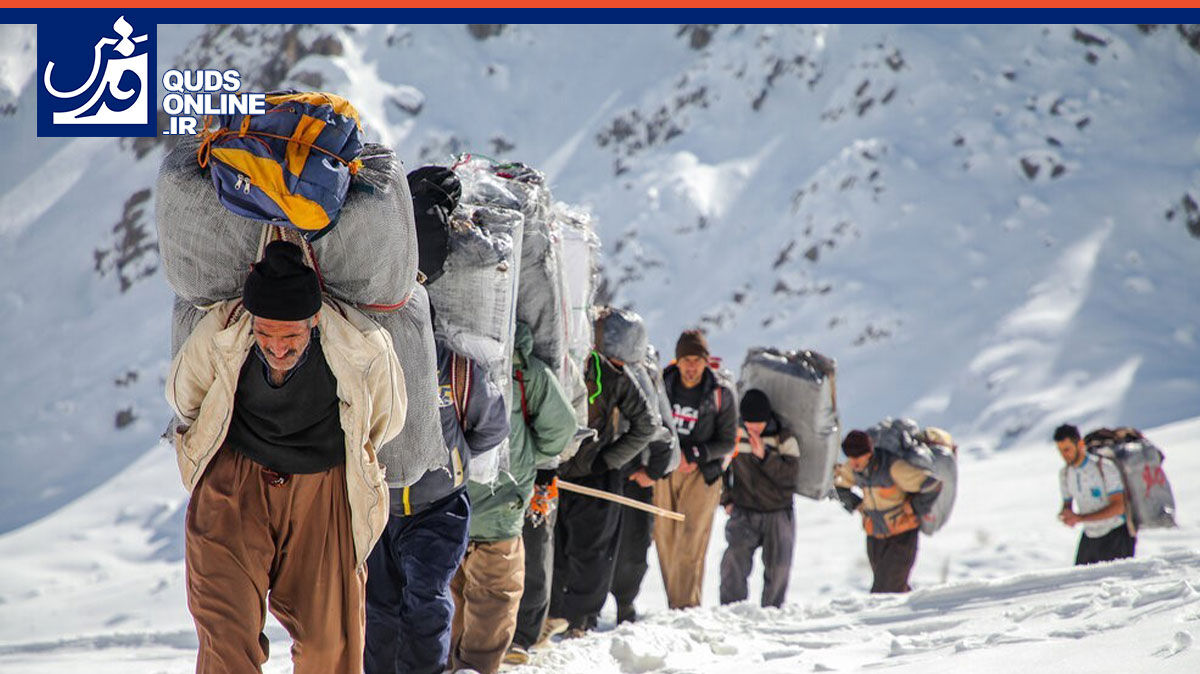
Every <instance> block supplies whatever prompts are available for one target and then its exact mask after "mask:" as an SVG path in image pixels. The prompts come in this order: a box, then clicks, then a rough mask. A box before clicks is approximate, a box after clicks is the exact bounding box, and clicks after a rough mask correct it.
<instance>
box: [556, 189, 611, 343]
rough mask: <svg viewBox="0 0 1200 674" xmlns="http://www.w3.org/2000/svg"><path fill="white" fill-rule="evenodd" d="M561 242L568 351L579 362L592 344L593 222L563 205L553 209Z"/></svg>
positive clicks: (596, 243) (595, 240)
mask: <svg viewBox="0 0 1200 674" xmlns="http://www.w3.org/2000/svg"><path fill="white" fill-rule="evenodd" d="M553 215H554V218H555V220H556V222H557V223H558V229H559V234H560V237H559V238H560V240H561V242H562V244H561V245H562V256H561V257H562V269H563V283H564V286H565V289H566V305H567V335H568V343H567V349H568V351H570V353H571V357H572V359H573V360H575V361H576V362H581V361H582V360H583V359H584V358H585V357H586V356H587V354H588V352H590V351H591V350H592V346H593V345H594V344H595V341H594V338H593V332H592V330H593V327H592V321H593V320H594V319H595V317H594V316H593V314H592V305H593V304H594V303H595V296H596V287H597V285H598V281H597V278H598V272H597V267H596V258H597V257H598V256H599V254H600V238H599V237H597V236H596V234H595V232H593V231H592V218H591V215H589V214H588V213H587V212H586V211H583V210H581V209H578V208H575V207H573V206H569V205H567V204H564V203H562V202H558V203H556V204H555V205H554V211H553Z"/></svg>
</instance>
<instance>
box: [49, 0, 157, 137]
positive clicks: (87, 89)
mask: <svg viewBox="0 0 1200 674" xmlns="http://www.w3.org/2000/svg"><path fill="white" fill-rule="evenodd" d="M157 28H158V27H157V24H155V23H152V22H151V21H149V20H147V19H145V17H144V16H143V15H140V14H137V13H132V12H119V11H114V10H82V11H81V10H75V11H73V12H72V17H71V21H70V22H69V23H68V22H62V23H39V24H38V40H37V45H38V46H37V51H38V111H37V117H38V136H77V137H85V136H86V137H114V136H143V137H144V136H154V135H157V127H158V119H157V114H156V110H157V106H156V102H157V100H158V94H157V91H158V90H157V87H156V77H155V65H156V60H155V59H156V50H155V35H156V33H157Z"/></svg>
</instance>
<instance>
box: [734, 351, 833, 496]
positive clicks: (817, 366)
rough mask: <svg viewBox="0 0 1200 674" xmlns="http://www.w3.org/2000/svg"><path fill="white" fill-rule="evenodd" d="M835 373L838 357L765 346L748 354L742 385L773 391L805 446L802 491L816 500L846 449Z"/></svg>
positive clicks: (782, 418) (784, 416) (776, 403)
mask: <svg viewBox="0 0 1200 674" xmlns="http://www.w3.org/2000/svg"><path fill="white" fill-rule="evenodd" d="M835 373H836V363H835V362H834V360H833V359H832V358H827V357H825V356H822V355H821V354H819V353H816V352H813V351H780V350H778V349H774V348H761V347H760V348H752V349H750V350H749V352H747V354H746V360H745V361H744V362H743V363H742V370H741V379H740V380H739V381H738V385H737V388H738V390H742V391H748V390H750V389H758V390H760V391H762V392H763V393H765V394H767V397H768V398H769V399H770V400H771V407H772V409H774V410H775V414H776V415H778V417H779V420H780V421H781V422H782V423H783V425H784V427H785V428H787V430H789V431H791V433H792V434H793V435H794V436H795V437H796V441H797V442H798V443H799V445H800V462H799V464H798V466H797V471H798V475H797V480H796V493H797V494H800V495H801V496H806V497H808V498H811V499H815V500H819V499H822V498H824V497H825V496H826V495H827V494H828V493H829V491H830V489H831V488H832V486H833V466H834V465H835V464H836V463H837V460H838V452H839V451H840V450H841V428H840V424H839V422H838V412H837V393H836V386H835Z"/></svg>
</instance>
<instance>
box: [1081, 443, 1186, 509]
mask: <svg viewBox="0 0 1200 674" xmlns="http://www.w3.org/2000/svg"><path fill="white" fill-rule="evenodd" d="M1084 441H1085V442H1086V443H1087V448H1088V451H1089V452H1092V453H1095V454H1098V455H1100V456H1104V457H1107V458H1109V459H1112V460H1113V461H1114V462H1115V463H1116V464H1117V466H1118V467H1119V468H1120V469H1121V480H1122V481H1123V483H1124V485H1125V500H1126V503H1127V504H1128V510H1129V512H1128V515H1129V516H1130V519H1131V520H1132V521H1133V529H1134V530H1135V531H1136V530H1137V529H1163V528H1173V527H1175V526H1177V525H1176V523H1175V494H1174V493H1173V492H1172V491H1171V483H1170V481H1169V480H1167V474H1166V472H1165V471H1163V468H1162V464H1163V458H1164V457H1163V453H1162V450H1160V449H1159V448H1158V447H1155V446H1154V444H1153V443H1151V442H1150V440H1149V439H1147V438H1146V437H1145V436H1143V435H1142V433H1141V431H1138V430H1137V429H1134V428H1117V429H1108V428H1101V429H1097V430H1095V431H1092V432H1091V433H1088V434H1087V436H1086V437H1085V438H1084Z"/></svg>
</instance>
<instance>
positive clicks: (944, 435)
mask: <svg viewBox="0 0 1200 674" xmlns="http://www.w3.org/2000/svg"><path fill="white" fill-rule="evenodd" d="M917 440H919V441H920V442H922V443H924V444H925V445H926V446H927V447H929V451H930V455H931V457H932V459H933V474H934V475H936V476H937V478H938V479H939V480H941V481H942V490H941V492H939V493H938V495H937V497H936V498H934V499H932V502H931V503H928V504H927V506H926V507H925V512H923V513H921V531H923V532H924V533H926V534H928V535H930V536H932V535H933V534H934V533H936V532H937V531H938V529H941V528H942V527H944V526H946V521H947V520H949V519H950V513H951V512H952V511H953V510H954V502H955V500H956V499H957V498H958V447H957V446H956V445H955V444H954V440H953V438H951V437H950V434H949V433H948V432H946V431H944V430H942V429H940V428H935V427H932V426H929V427H926V428H923V429H921V432H920V434H918V435H917Z"/></svg>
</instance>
